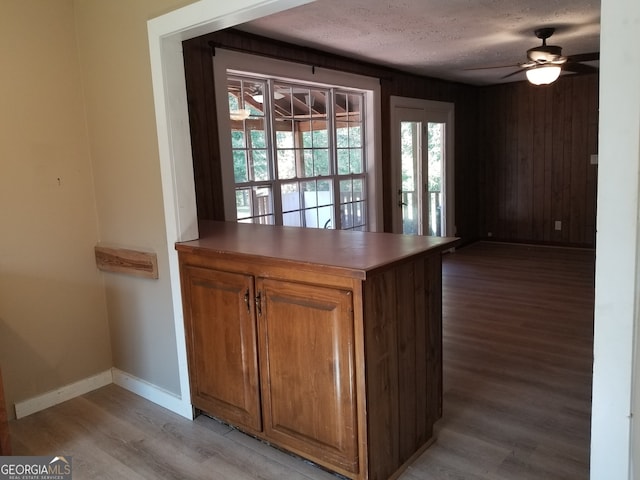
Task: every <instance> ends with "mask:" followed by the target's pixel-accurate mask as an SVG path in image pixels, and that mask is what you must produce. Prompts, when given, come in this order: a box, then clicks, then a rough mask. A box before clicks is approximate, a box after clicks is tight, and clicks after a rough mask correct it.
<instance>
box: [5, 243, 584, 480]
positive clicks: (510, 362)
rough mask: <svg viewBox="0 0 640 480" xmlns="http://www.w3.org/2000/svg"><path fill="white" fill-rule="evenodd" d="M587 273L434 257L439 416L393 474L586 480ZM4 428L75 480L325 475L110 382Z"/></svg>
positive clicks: (487, 254)
mask: <svg viewBox="0 0 640 480" xmlns="http://www.w3.org/2000/svg"><path fill="white" fill-rule="evenodd" d="M593 264H594V258H593V253H592V252H588V251H581V250H571V249H554V248H545V247H527V246H520V245H497V244H491V243H479V244H475V245H472V246H470V247H466V248H463V249H460V250H458V252H456V253H454V254H449V255H447V256H446V258H445V262H444V267H443V270H444V271H443V277H444V295H443V306H444V326H443V328H444V416H443V418H442V420H440V421H439V422H438V424H437V441H436V443H435V444H434V445H432V446H431V447H430V448H429V449H428V450H427V451H426V452H425V453H424V454H423V455H422V456H421V457H420V458H418V459H417V460H416V461H415V462H414V463H413V464H412V465H411V466H410V467H409V468H408V469H407V470H406V471H405V472H404V473H403V474H402V476H401V477H400V478H401V479H403V480H416V479H458V480H460V479H465V480H466V479H491V480H494V479H496V480H500V479H505V480H506V479H509V480H515V479H517V480H527V479H536V480H540V479H545V480H553V479H570V480H579V479H587V478H588V474H589V463H588V462H589V431H590V409H591V368H592V343H593V321H592V318H593ZM10 426H11V433H12V444H13V452H14V455H61V454H63V455H71V456H72V457H73V467H74V468H73V469H74V479H76V480H80V479H85V478H86V479H90V478H91V479H92V478H101V479H123V478H127V479H142V478H144V479H151V478H153V479H176V480H187V479H200V478H202V479H229V480H243V479H247V480H249V479H256V478H259V479H264V480H269V479H278V480H280V479H287V480H289V479H316V480H322V479H327V480H335V479H336V477H335V476H333V475H331V474H329V473H327V472H324V471H322V470H320V469H319V468H316V467H314V466H312V465H310V464H308V463H306V462H304V461H302V460H300V459H297V458H294V457H291V456H289V455H287V454H285V453H283V452H280V451H279V450H276V449H275V448H272V447H269V446H267V445H265V444H263V443H260V442H258V441H256V440H254V439H252V438H249V437H247V436H246V435H243V434H241V433H239V432H237V431H235V430H232V429H230V428H228V427H226V426H224V425H222V424H220V423H217V422H216V421H214V420H211V419H209V418H207V417H204V416H200V417H198V418H197V419H196V420H195V421H194V422H191V421H188V420H185V419H183V418H182V417H179V416H177V415H175V414H172V413H170V412H168V411H166V410H164V409H162V408H160V407H158V406H156V405H154V404H152V403H150V402H147V401H146V400H143V399H141V398H140V397H137V396H136V395H133V394H131V393H129V392H127V391H125V390H123V389H121V388H119V387H116V386H114V385H111V386H108V387H105V388H102V389H100V390H97V391H95V392H92V393H89V394H87V395H84V396H82V397H79V398H76V399H74V400H71V401H69V402H66V403H63V404H61V405H58V406H56V407H53V408H50V409H47V410H45V411H42V412H39V413H36V414H34V415H31V416H29V417H26V418H23V419H21V420H18V421H13V422H11V425H10Z"/></svg>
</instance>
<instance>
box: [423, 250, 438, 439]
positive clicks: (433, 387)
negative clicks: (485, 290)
mask: <svg viewBox="0 0 640 480" xmlns="http://www.w3.org/2000/svg"><path fill="white" fill-rule="evenodd" d="M425 273H426V275H427V301H428V305H427V309H428V321H427V328H428V333H427V369H428V370H427V376H428V382H429V383H428V385H429V390H428V397H427V402H428V403H427V412H428V420H427V424H428V426H429V428H431V427H432V426H433V424H434V423H435V422H436V421H437V420H439V419H440V418H441V417H442V256H441V255H432V256H430V257H428V258H427V265H426V270H425Z"/></svg>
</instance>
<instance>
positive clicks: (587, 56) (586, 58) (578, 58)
mask: <svg viewBox="0 0 640 480" xmlns="http://www.w3.org/2000/svg"><path fill="white" fill-rule="evenodd" d="M596 60H600V52H591V53H579V54H577V55H569V61H570V62H594V61H596Z"/></svg>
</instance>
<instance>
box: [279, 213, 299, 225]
mask: <svg viewBox="0 0 640 480" xmlns="http://www.w3.org/2000/svg"><path fill="white" fill-rule="evenodd" d="M282 224H283V225H285V226H287V227H302V223H301V222H300V211H295V212H284V213H283V214H282Z"/></svg>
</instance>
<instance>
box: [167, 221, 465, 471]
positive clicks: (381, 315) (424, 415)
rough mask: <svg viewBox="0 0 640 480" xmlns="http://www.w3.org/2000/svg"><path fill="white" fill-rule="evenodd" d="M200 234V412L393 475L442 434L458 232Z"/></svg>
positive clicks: (234, 230)
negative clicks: (447, 276) (446, 283)
mask: <svg viewBox="0 0 640 480" xmlns="http://www.w3.org/2000/svg"><path fill="white" fill-rule="evenodd" d="M200 232H201V234H200V236H201V238H200V239H198V240H194V241H189V242H181V243H178V244H176V249H177V250H178V256H179V262H180V272H181V285H182V298H183V310H184V322H185V332H186V343H187V353H188V360H189V375H190V385H191V400H192V404H193V406H194V407H195V408H196V409H197V410H198V411H201V412H204V413H207V414H209V415H211V416H213V417H216V418H219V419H221V420H223V421H225V422H227V423H229V424H231V425H234V426H236V427H237V428H239V429H240V430H243V431H245V432H247V433H248V434H251V435H254V436H256V437H258V438H261V439H264V440H266V441H267V442H270V443H271V444H273V445H277V446H279V447H280V448H283V449H285V450H288V451H290V452H293V453H295V454H297V455H300V456H302V457H304V458H307V459H309V460H311V461H313V462H315V463H317V464H318V465H321V466H323V467H325V468H327V469H329V470H332V471H334V472H337V473H339V474H341V475H344V476H346V477H349V478H353V479H362V480H364V479H380V480H383V479H387V478H390V477H392V476H393V475H394V474H396V473H397V472H398V471H400V470H401V469H402V467H403V465H405V464H406V463H407V462H408V461H410V460H412V459H413V458H414V456H415V455H416V454H419V453H420V452H421V451H422V450H424V448H426V447H427V446H428V445H429V444H430V443H431V441H432V437H433V425H434V423H435V422H436V421H437V420H438V419H439V418H440V417H441V415H442V299H441V296H442V279H441V265H442V264H441V254H442V252H443V251H444V250H446V249H449V248H451V247H452V246H454V245H455V242H456V239H455V238H440V237H424V236H408V235H395V234H389V233H369V232H352V231H341V230H322V229H305V228H296V227H279V226H266V225H254V224H242V223H232V222H207V223H206V224H203V225H201V229H200Z"/></svg>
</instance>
